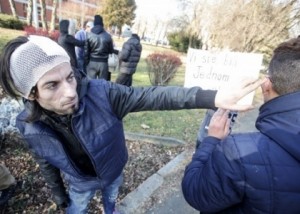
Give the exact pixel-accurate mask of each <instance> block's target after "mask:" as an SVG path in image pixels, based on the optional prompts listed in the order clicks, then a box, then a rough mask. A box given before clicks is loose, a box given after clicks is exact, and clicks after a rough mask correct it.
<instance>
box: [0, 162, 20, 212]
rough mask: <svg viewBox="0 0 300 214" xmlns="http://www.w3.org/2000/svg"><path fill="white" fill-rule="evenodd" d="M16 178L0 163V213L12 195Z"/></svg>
mask: <svg viewBox="0 0 300 214" xmlns="http://www.w3.org/2000/svg"><path fill="white" fill-rule="evenodd" d="M15 187H16V180H15V178H14V176H12V174H11V173H10V171H9V170H8V169H7V168H6V167H5V166H4V165H3V164H0V213H1V212H4V210H5V207H6V204H7V202H8V200H9V199H10V198H11V197H12V196H13V194H14V192H15Z"/></svg>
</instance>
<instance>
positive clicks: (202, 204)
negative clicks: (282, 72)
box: [182, 92, 300, 214]
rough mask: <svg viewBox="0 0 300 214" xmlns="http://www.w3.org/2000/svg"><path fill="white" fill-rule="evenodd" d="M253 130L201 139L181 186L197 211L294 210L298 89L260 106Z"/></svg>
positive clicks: (299, 158)
mask: <svg viewBox="0 0 300 214" xmlns="http://www.w3.org/2000/svg"><path fill="white" fill-rule="evenodd" d="M256 128H257V129H258V130H259V132H257V133H245V134H233V135H230V136H229V137H227V138H226V139H225V140H223V141H220V140H218V139H216V138H214V137H207V138H206V139H205V140H204V141H203V142H202V144H201V146H200V148H198V149H197V151H196V152H195V154H194V156H193V159H192V161H191V163H190V164H189V165H188V166H187V168H186V171H185V174H184V178H183V181H182V190H183V193H184V196H185V199H186V200H187V202H188V203H189V204H190V205H191V206H193V207H194V208H196V209H197V210H199V211H201V213H249V214H250V213H251V214H255V213H278V214H282V213H289V214H293V213H295V214H296V213H300V182H299V180H300V92H297V93H291V94H287V95H284V96H280V97H277V98H275V99H272V100H271V101H269V102H267V103H265V104H264V105H262V106H261V108H260V114H259V117H258V118H257V121H256Z"/></svg>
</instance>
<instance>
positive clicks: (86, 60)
mask: <svg viewBox="0 0 300 214" xmlns="http://www.w3.org/2000/svg"><path fill="white" fill-rule="evenodd" d="M86 37H87V38H86V40H85V42H84V65H85V66H86V65H87V64H89V61H90V52H91V50H90V41H89V33H87V34H86Z"/></svg>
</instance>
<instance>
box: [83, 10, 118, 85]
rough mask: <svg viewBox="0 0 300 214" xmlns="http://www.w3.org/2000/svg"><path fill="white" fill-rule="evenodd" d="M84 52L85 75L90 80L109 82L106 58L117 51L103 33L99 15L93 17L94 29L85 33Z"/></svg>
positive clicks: (110, 39)
mask: <svg viewBox="0 0 300 214" xmlns="http://www.w3.org/2000/svg"><path fill="white" fill-rule="evenodd" d="M84 50H85V61H84V62H85V65H86V70H87V75H88V76H89V77H90V78H92V79H105V80H110V75H109V71H108V56H109V54H112V53H116V54H118V51H117V50H114V45H113V40H112V37H111V35H110V34H109V33H107V32H106V31H105V29H104V26H103V19H102V17H101V16H100V15H95V17H94V27H93V28H92V30H91V32H90V33H87V38H86V41H85V46H84Z"/></svg>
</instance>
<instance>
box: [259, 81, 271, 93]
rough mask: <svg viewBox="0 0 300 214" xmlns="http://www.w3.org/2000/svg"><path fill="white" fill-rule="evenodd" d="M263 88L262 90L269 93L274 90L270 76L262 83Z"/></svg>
mask: <svg viewBox="0 0 300 214" xmlns="http://www.w3.org/2000/svg"><path fill="white" fill-rule="evenodd" d="M261 88H262V92H263V93H265V92H266V93H268V92H270V91H272V90H273V87H272V82H271V80H270V79H269V78H267V80H266V81H265V82H264V83H263V84H262V85H261Z"/></svg>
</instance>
